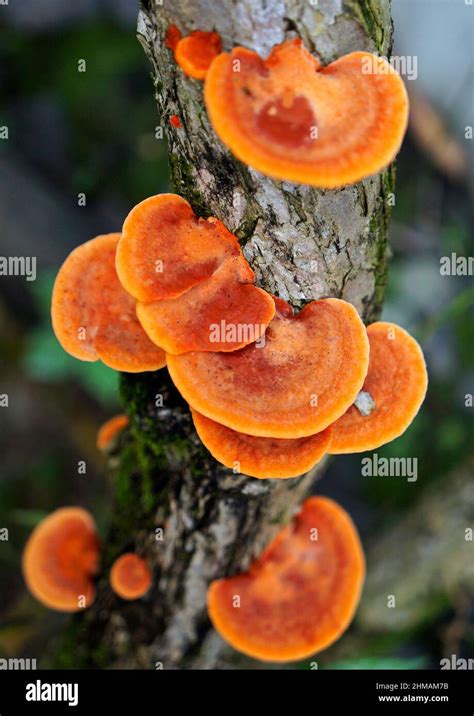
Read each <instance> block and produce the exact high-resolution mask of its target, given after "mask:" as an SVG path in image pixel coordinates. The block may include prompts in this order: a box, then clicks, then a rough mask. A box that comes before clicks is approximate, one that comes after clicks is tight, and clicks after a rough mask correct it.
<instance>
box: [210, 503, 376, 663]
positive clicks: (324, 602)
mask: <svg viewBox="0 0 474 716" xmlns="http://www.w3.org/2000/svg"><path fill="white" fill-rule="evenodd" d="M364 576H365V560H364V553H363V549H362V545H361V543H360V540H359V536H358V534H357V531H356V528H355V526H354V524H353V522H352V520H351V518H350V517H349V515H348V514H347V512H346V511H345V510H343V509H342V507H340V506H339V505H338V504H337V503H335V502H333V501H332V500H329V499H327V498H325V497H312V498H309V499H308V500H306V501H305V502H304V503H303V506H302V508H301V511H300V512H299V514H298V515H297V516H296V518H295V520H294V522H293V523H292V524H291V525H289V526H288V527H286V528H285V529H284V530H283V531H282V532H280V533H279V534H278V535H277V536H276V537H275V538H274V539H273V540H272V542H271V543H270V544H269V545H268V547H267V548H266V549H265V550H264V552H263V554H262V555H261V557H260V558H259V559H257V560H256V561H255V562H254V563H253V564H252V565H251V567H250V569H249V570H248V572H245V573H244V574H240V575H237V576H234V577H228V578H226V579H219V580H217V581H214V582H212V583H211V585H210V587H209V591H208V613H209V616H210V618H211V621H212V623H213V625H214V627H215V628H216V630H217V631H218V632H219V634H220V635H221V636H222V637H223V639H225V640H226V641H227V642H228V643H229V644H231V646H233V647H234V648H235V649H237V650H238V651H241V652H243V653H244V654H247V655H248V656H252V657H253V658H255V659H260V660H262V661H275V662H277V661H278V662H282V661H295V660H299V659H304V658H306V657H308V656H310V655H311V654H314V653H315V652H318V651H321V650H322V649H325V648H326V647H328V646H330V644H332V643H333V642H334V641H336V640H337V639H338V638H339V637H340V636H341V634H342V633H343V632H344V631H345V630H346V629H347V627H348V626H349V624H350V623H351V621H352V618H353V616H354V612H355V610H356V608H357V605H358V603H359V599H360V595H361V591H362V585H363V581H364Z"/></svg>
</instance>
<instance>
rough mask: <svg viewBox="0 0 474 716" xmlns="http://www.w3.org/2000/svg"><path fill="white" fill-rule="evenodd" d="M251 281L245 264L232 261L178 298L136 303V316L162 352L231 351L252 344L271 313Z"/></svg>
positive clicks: (266, 297) (265, 297)
mask: <svg viewBox="0 0 474 716" xmlns="http://www.w3.org/2000/svg"><path fill="white" fill-rule="evenodd" d="M253 280H254V274H253V271H252V270H251V269H250V267H249V266H248V264H244V263H242V260H241V258H240V257H238V256H236V257H232V258H229V259H227V260H226V261H225V262H224V263H223V264H222V265H221V266H220V267H219V268H218V269H217V270H216V271H215V273H214V274H213V275H212V278H211V279H209V280H208V281H204V282H203V283H200V284H199V285H198V286H194V287H193V288H191V289H190V290H189V291H187V292H186V293H184V294H182V295H181V296H178V298H170V299H168V300H163V301H154V302H153V303H140V302H138V303H137V316H138V319H139V321H140V323H141V324H142V326H143V328H144V329H145V332H146V333H147V335H148V336H149V337H150V338H151V340H152V341H153V342H154V343H156V345H158V346H161V348H163V349H164V350H165V351H166V352H167V353H174V354H179V353H186V352H188V351H196V350H199V351H234V350H237V349H238V348H242V347H243V346H246V345H247V344H248V343H252V342H254V341H258V340H259V339H260V338H261V337H262V335H263V334H264V333H265V329H266V327H267V326H268V324H269V323H270V321H271V320H272V318H273V316H274V314H275V304H274V302H273V300H272V297H271V296H270V295H269V294H268V293H266V292H265V291H263V289H261V288H257V287H256V286H254V285H252V284H251V283H249V281H253Z"/></svg>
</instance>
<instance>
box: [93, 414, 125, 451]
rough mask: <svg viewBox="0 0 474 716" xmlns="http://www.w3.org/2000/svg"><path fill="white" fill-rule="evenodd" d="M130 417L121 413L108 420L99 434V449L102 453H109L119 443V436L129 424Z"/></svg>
mask: <svg viewBox="0 0 474 716" xmlns="http://www.w3.org/2000/svg"><path fill="white" fill-rule="evenodd" d="M129 422H130V421H129V419H128V416H127V415H125V414H123V413H121V414H120V415H114V417H113V418H110V419H109V420H107V421H106V422H105V423H104V424H103V425H101V427H100V428H99V431H98V433H97V448H98V450H100V451H101V452H108V451H109V450H110V449H111V447H113V446H114V445H115V443H116V441H117V438H118V436H119V435H120V433H121V432H122V430H124V429H125V428H126V427H127V425H128V424H129Z"/></svg>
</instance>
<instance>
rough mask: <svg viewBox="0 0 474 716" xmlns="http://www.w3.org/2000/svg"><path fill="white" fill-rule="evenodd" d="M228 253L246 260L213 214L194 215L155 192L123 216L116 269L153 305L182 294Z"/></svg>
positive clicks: (170, 196)
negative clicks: (210, 215) (156, 194)
mask: <svg viewBox="0 0 474 716" xmlns="http://www.w3.org/2000/svg"><path fill="white" fill-rule="evenodd" d="M230 256H240V257H241V260H242V262H243V263H245V264H246V262H245V259H244V257H243V256H242V253H241V251H240V246H239V242H238V241H237V239H236V237H235V236H234V235H233V234H231V232H230V231H228V230H227V229H226V228H225V226H224V224H222V223H221V222H220V221H218V219H214V218H213V217H210V218H209V219H207V220H206V219H197V218H196V216H195V215H194V212H193V210H192V208H191V206H190V205H189V204H188V202H187V201H186V200H185V199H182V198H181V197H180V196H177V195H176V194H159V195H158V196H152V197H149V198H148V199H145V200H144V201H142V202H140V203H139V204H137V206H135V207H134V208H133V209H132V211H131V212H130V213H129V215H128V216H127V218H126V219H125V223H124V225H123V230H122V238H121V240H120V242H119V245H118V248H117V258H116V267H117V273H118V276H119V279H120V282H121V283H122V286H123V287H124V288H125V290H126V291H128V293H130V294H131V295H132V296H135V298H137V299H138V300H139V301H142V302H143V303H151V302H152V301H158V300H161V299H164V298H176V297H177V296H180V295H181V294H183V293H184V292H185V291H188V290H189V289H190V288H192V287H193V286H196V285H197V284H199V283H201V282H202V281H204V280H205V279H207V278H209V277H210V276H212V274H213V273H214V271H215V270H216V268H217V267H218V266H219V265H220V264H221V263H222V262H223V261H224V260H225V259H226V258H228V257H230ZM248 270H249V272H250V273H252V272H251V269H250V267H249V268H248ZM252 276H253V273H252Z"/></svg>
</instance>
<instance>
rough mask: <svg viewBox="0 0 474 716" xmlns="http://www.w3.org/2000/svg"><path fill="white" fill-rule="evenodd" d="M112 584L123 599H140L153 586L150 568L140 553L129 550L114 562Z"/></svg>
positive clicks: (111, 576) (111, 571)
mask: <svg viewBox="0 0 474 716" xmlns="http://www.w3.org/2000/svg"><path fill="white" fill-rule="evenodd" d="M110 584H111V587H112V589H113V590H114V592H115V593H116V594H118V596H119V597H121V598H122V599H128V600H132V599H140V597H143V596H144V595H145V594H146V593H147V592H148V591H149V589H150V587H151V571H150V568H149V566H148V565H147V563H146V562H145V560H144V559H143V558H142V557H139V556H138V554H135V553H134V552H127V553H126V554H122V556H121V557H119V558H118V559H117V560H116V561H115V562H114V563H113V565H112V569H111V570H110Z"/></svg>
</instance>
